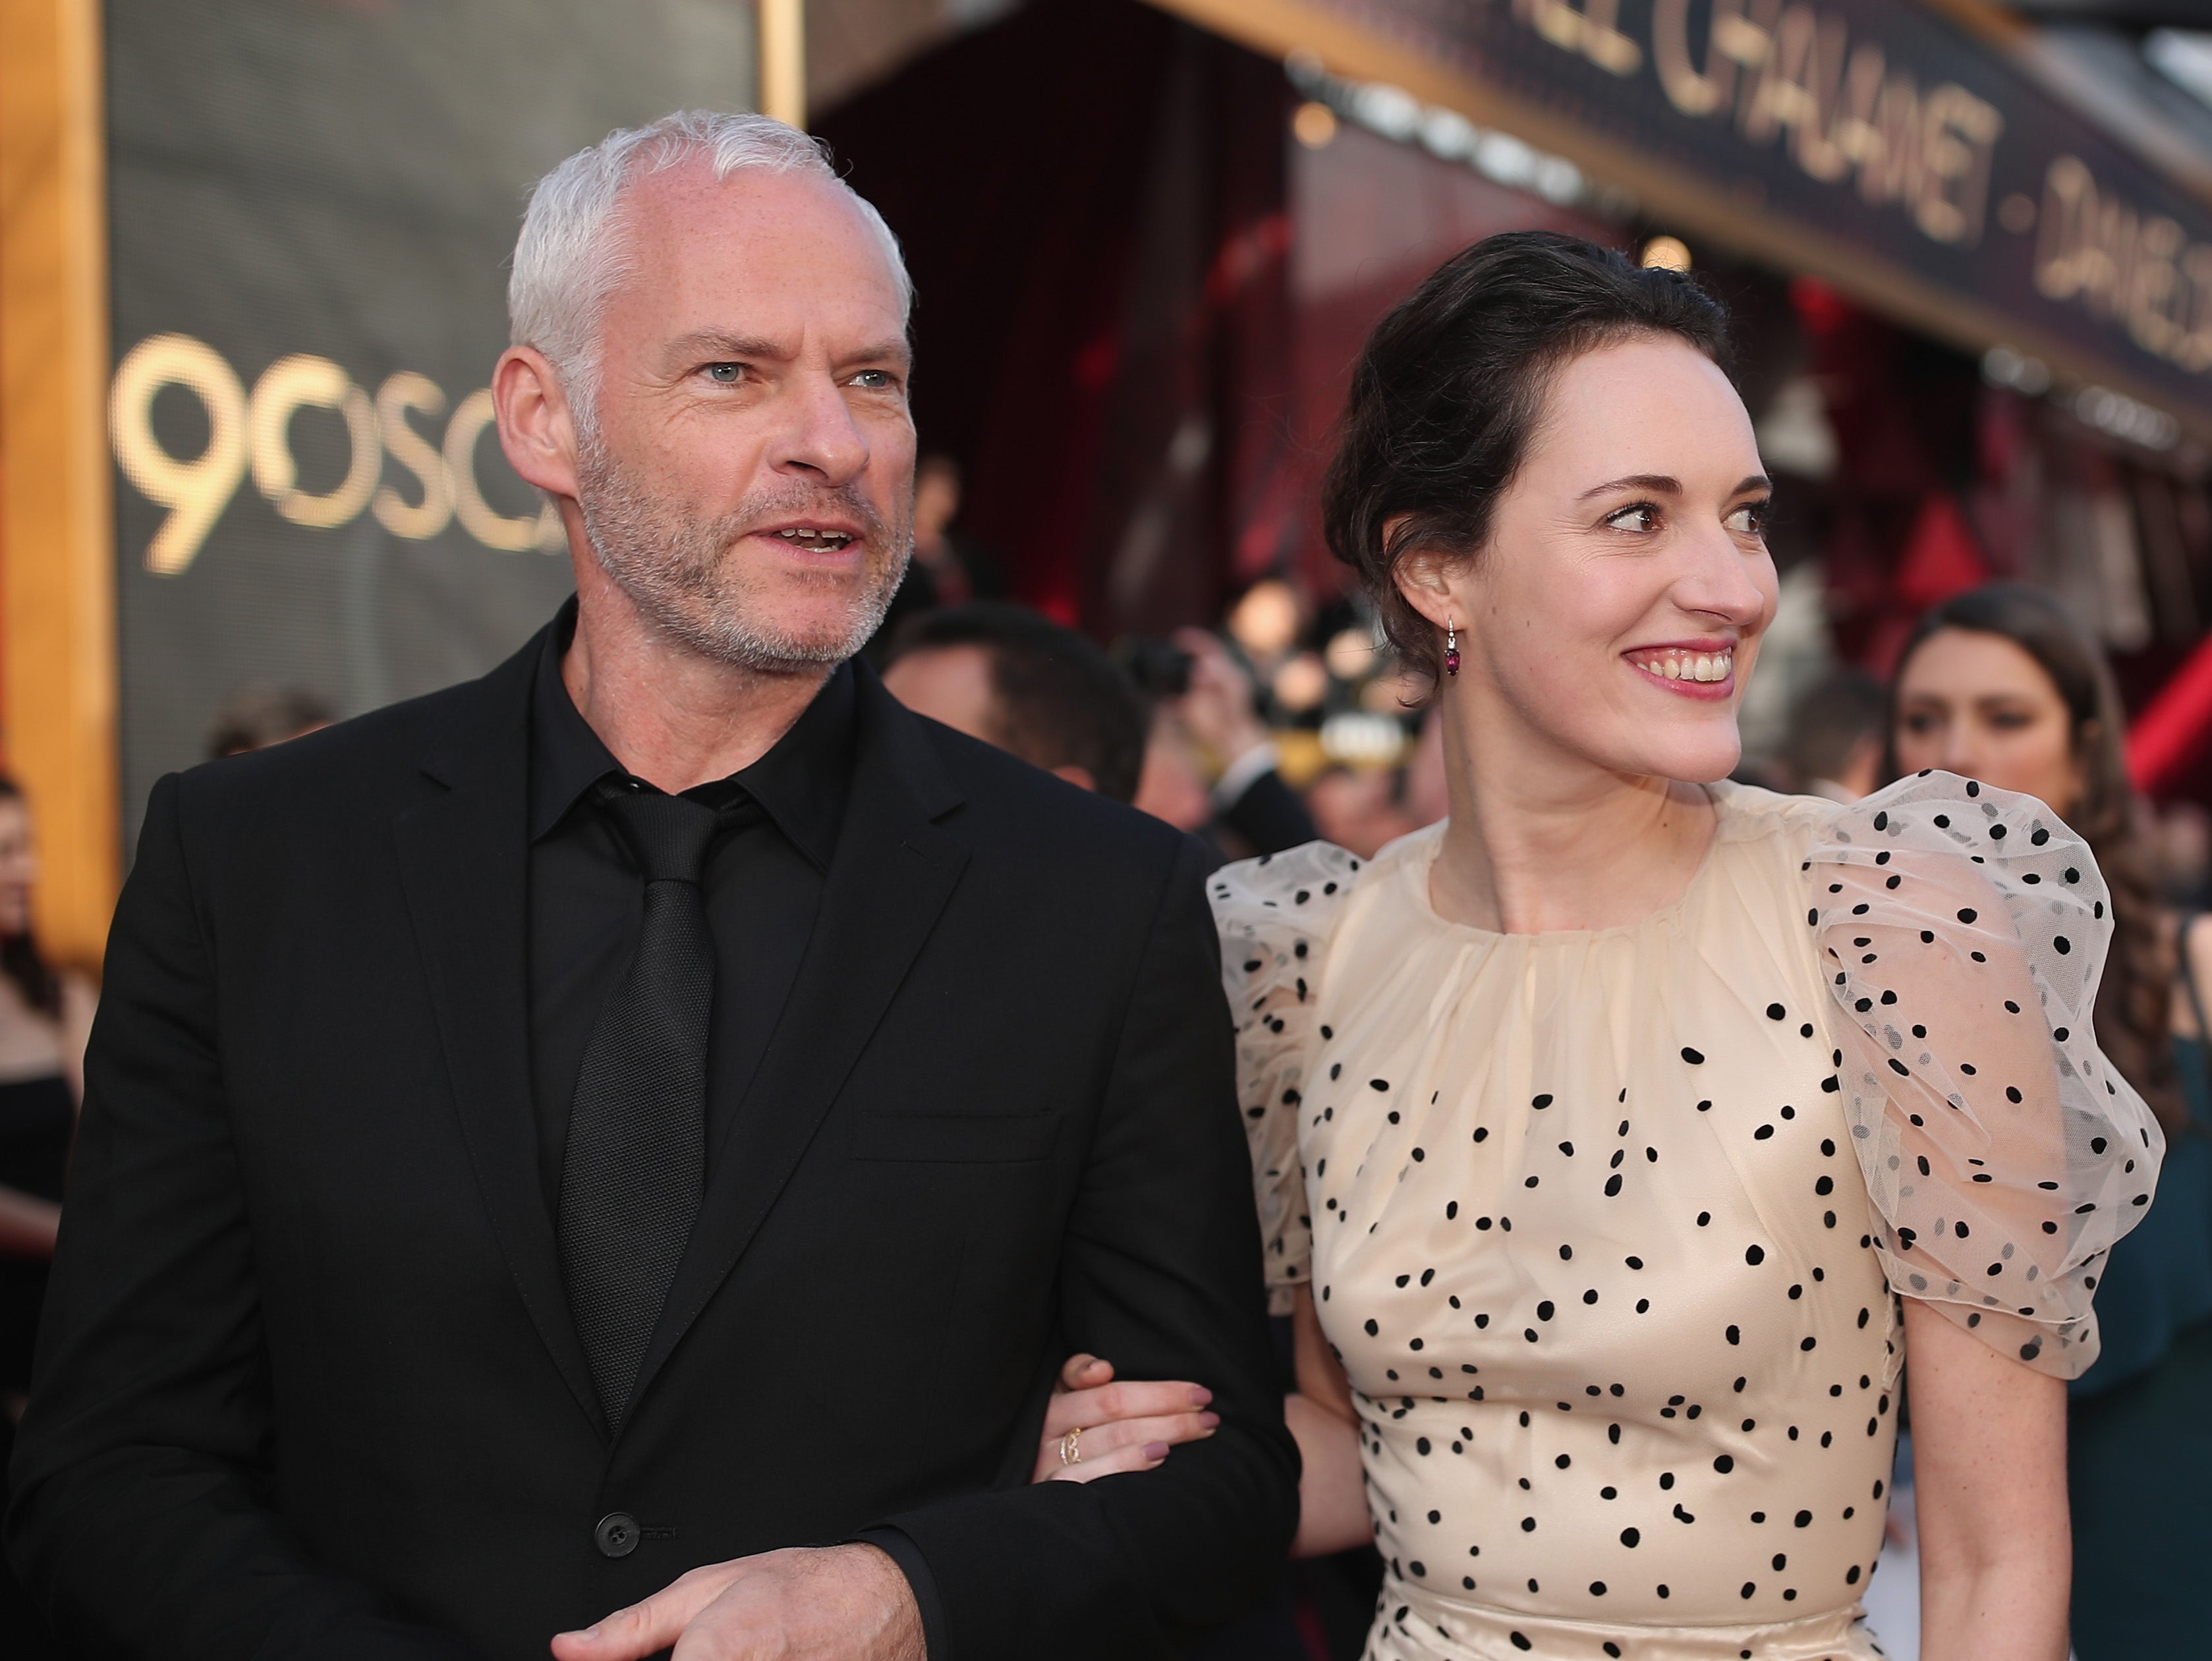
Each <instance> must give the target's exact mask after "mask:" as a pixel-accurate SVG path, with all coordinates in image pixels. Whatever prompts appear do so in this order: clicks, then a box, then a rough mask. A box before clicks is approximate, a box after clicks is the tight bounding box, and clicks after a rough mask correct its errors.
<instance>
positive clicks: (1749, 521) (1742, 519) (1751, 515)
mask: <svg viewBox="0 0 2212 1661" xmlns="http://www.w3.org/2000/svg"><path fill="white" fill-rule="evenodd" d="M1772 506H1773V504H1772V503H1771V502H1745V503H1744V504H1743V506H1742V507H1741V508H1737V509H1736V510H1735V512H1734V513H1732V514H1729V516H1728V518H1727V519H1726V520H1723V521H1722V522H1723V524H1725V525H1726V526H1728V528H1729V530H1731V531H1735V532H1738V533H1739V534H1741V535H1743V536H1752V537H1755V536H1763V535H1765V532H1766V514H1767V510H1768V509H1769V508H1771V507H1772Z"/></svg>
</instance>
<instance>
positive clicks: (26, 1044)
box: [0, 774, 93, 1657]
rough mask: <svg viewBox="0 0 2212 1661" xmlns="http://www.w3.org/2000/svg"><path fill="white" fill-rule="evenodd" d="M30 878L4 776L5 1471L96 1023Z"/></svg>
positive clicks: (19, 1630) (27, 824)
mask: <svg viewBox="0 0 2212 1661" xmlns="http://www.w3.org/2000/svg"><path fill="white" fill-rule="evenodd" d="M37 879H38V856H37V854H36V851H35V849H34V848H33V843H32V838H31V815H30V808H29V805H28V804H27V802H26V801H25V800H23V792H22V789H21V787H20V786H19V785H17V784H16V783H15V781H14V780H13V779H10V778H9V777H8V776H6V775H4V774H0V1472H4V1471H5V1469H6V1460H7V1456H8V1454H9V1452H10V1451H12V1450H13V1448H14V1446H15V1421H17V1420H18V1419H19V1418H21V1415H22V1412H23V1400H24V1396H25V1395H26V1394H27V1392H28V1390H29V1389H30V1385H31V1342H32V1340H33V1338H34V1337H35V1336H36V1335H37V1333H38V1327H39V1309H40V1304H41V1303H42V1302H43V1301H44V1299H45V1297H46V1271H47V1268H48V1266H49V1265H50V1264H51V1263H52V1261H53V1255H54V1235H55V1231H56V1230H57V1229H58V1227H59V1226H60V1224H61V1214H62V1208H61V1198H62V1177H63V1173H64V1170H65V1169H66V1167H67V1166H68V1164H69V1149H70V1137H71V1136H72V1135H74V1134H75V1131H76V1109H77V1104H78V1102H79V1100H80V1099H81V1098H82V1096H83V1094H84V1040H85V1035H86V1033H87V1032H88V1031H89V1030H90V1029H91V1025H92V1004H93V998H92V990H91V988H90V987H89V986H88V985H87V984H85V983H83V982H82V981H81V980H79V979H77V978H76V977H74V976H64V975H60V974H57V973H56V972H55V970H53V968H52V966H51V965H50V964H48V963H47V962H46V958H44V957H43V956H42V955H41V954H40V951H39V945H38V940H37V939H36V938H35V937H34V936H33V934H32V932H31V890H32V887H33V885H34V884H35V883H36V881H37ZM0 1485H4V1479H0ZM42 1630H43V1624H42V1622H40V1620H39V1618H38V1617H37V1615H35V1613H34V1612H33V1610H32V1609H31V1608H30V1605H29V1603H28V1602H27V1600H26V1599H25V1597H24V1596H23V1594H22V1592H21V1590H20V1589H19V1588H18V1587H17V1586H16V1585H15V1579H14V1577H13V1576H12V1575H11V1574H9V1573H7V1572H6V1571H5V1569H4V1568H0V1632H5V1633H7V1634H9V1638H10V1640H12V1641H13V1642H14V1643H15V1644H16V1645H18V1646H21V1647H20V1649H19V1650H11V1651H10V1652H9V1653H11V1654H15V1653H21V1654H22V1655H24V1656H26V1657H30V1656H36V1655H42V1654H45V1653H46V1649H45V1648H44V1647H42V1640H41V1639H40V1636H39V1634H40V1632H41V1631H42Z"/></svg>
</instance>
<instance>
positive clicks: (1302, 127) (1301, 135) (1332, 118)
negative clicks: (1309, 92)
mask: <svg viewBox="0 0 2212 1661" xmlns="http://www.w3.org/2000/svg"><path fill="white" fill-rule="evenodd" d="M1291 132H1292V134H1294V135H1295V136H1296V137H1297V141H1298V143H1301V144H1303V145H1304V146H1305V147H1306V148H1307V149H1310V150H1317V149H1321V148H1322V146H1323V145H1325V144H1327V143H1328V142H1329V140H1331V139H1332V138H1334V137H1336V112H1335V111H1334V110H1333V109H1331V108H1329V106H1328V105H1326V104H1320V103H1316V102H1314V101H1313V100H1307V101H1306V102H1305V103H1303V104H1301V105H1299V106H1298V107H1297V113H1296V114H1295V115H1293V116H1291Z"/></svg>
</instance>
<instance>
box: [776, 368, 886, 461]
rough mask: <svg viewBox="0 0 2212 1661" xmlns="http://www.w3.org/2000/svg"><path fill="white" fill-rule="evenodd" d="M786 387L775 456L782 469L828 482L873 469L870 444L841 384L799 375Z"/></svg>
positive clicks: (822, 377)
mask: <svg viewBox="0 0 2212 1661" xmlns="http://www.w3.org/2000/svg"><path fill="white" fill-rule="evenodd" d="M787 386H788V392H787V399H786V402H785V405H784V408H783V410H782V411H781V414H782V415H783V417H784V422H783V428H782V430H781V433H779V434H778V435H777V443H776V447H775V455H774V461H775V466H776V467H777V469H778V470H779V471H781V472H793V471H796V472H805V473H810V474H812V475H814V476H816V477H817V478H819V479H820V480H821V481H822V482H823V483H824V484H847V483H848V482H849V481H851V480H852V479H854V478H858V477H859V476H860V472H861V471H862V469H864V468H866V466H867V465H868V441H867V438H866V435H865V434H863V433H862V432H861V431H860V427H859V425H858V423H855V422H854V419H853V411H851V409H850V408H848V406H847V405H846V403H845V399H844V395H843V393H842V391H841V390H840V388H839V387H838V386H837V383H836V380H833V379H832V378H831V377H830V376H829V375H827V374H800V375H796V376H794V377H793V379H792V380H790V381H789V382H788V383H787Z"/></svg>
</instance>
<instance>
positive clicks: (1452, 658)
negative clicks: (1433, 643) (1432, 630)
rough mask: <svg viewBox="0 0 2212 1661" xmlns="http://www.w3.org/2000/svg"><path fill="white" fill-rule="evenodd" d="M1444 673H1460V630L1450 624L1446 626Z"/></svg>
mask: <svg viewBox="0 0 2212 1661" xmlns="http://www.w3.org/2000/svg"><path fill="white" fill-rule="evenodd" d="M1444 673H1446V674H1448V675H1455V674H1457V673H1459V630H1458V628H1457V627H1456V626H1455V625H1454V624H1449V623H1447V624H1444Z"/></svg>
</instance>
